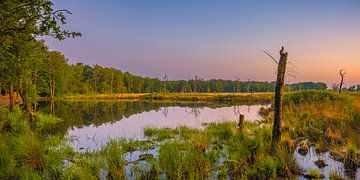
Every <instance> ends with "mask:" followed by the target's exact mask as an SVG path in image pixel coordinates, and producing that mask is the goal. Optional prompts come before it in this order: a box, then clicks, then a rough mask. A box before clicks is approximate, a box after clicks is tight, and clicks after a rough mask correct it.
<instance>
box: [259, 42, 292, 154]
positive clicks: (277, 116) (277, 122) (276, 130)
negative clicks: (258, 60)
mask: <svg viewBox="0 0 360 180" xmlns="http://www.w3.org/2000/svg"><path fill="white" fill-rule="evenodd" d="M264 52H265V51H264ZM265 54H267V55H268V56H269V57H270V58H271V59H273V60H274V61H275V62H276V63H277V65H278V68H277V78H276V87H275V110H274V111H275V112H274V124H273V130H272V149H273V150H274V149H275V146H276V145H277V144H278V143H279V141H280V139H281V130H280V129H281V119H282V118H281V112H282V91H283V88H284V82H285V71H286V63H287V56H288V53H287V52H284V47H281V50H280V60H279V62H278V61H277V60H276V59H275V58H273V57H272V56H271V55H270V54H269V53H267V52H265Z"/></svg>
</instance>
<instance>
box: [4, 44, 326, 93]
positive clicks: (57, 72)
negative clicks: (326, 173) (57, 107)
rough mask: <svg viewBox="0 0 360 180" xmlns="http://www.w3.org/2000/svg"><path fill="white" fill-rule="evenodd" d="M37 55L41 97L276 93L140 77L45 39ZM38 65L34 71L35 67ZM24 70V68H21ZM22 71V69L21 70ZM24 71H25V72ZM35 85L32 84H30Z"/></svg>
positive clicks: (36, 85)
mask: <svg viewBox="0 0 360 180" xmlns="http://www.w3.org/2000/svg"><path fill="white" fill-rule="evenodd" d="M36 43H37V44H38V46H37V47H38V48H39V49H37V48H34V49H33V50H37V51H38V52H36V55H37V58H34V59H33V60H32V61H31V64H29V66H32V67H31V68H30V67H26V68H25V69H24V71H28V72H27V74H25V75H26V76H27V80H28V81H31V82H30V83H29V84H28V86H29V90H28V91H29V92H31V93H33V94H34V95H37V96H42V97H51V96H55V95H57V96H59V95H69V94H96V93H107V94H109V93H110V94H111V93H161V92H184V93H190V92H201V93H206V92H209V93H215V92H273V91H274V88H275V82H261V81H238V80H223V79H210V80H204V79H195V78H194V79H190V80H163V79H159V78H149V77H141V76H136V75H133V74H131V73H128V72H123V71H121V70H118V69H115V68H108V67H102V66H99V65H94V66H90V65H85V64H83V63H76V64H69V63H68V60H67V59H66V58H65V56H64V55H62V54H61V53H60V52H56V51H49V50H48V49H47V48H46V47H45V46H44V44H43V42H39V41H38V42H36ZM32 68H34V69H33V70H31V69H32ZM19 70H23V68H21V69H19ZM4 72H5V71H3V73H1V74H0V78H1V90H2V94H6V93H7V94H8V93H9V92H10V89H11V86H14V89H15V91H16V92H20V91H21V90H20V88H21V84H19V81H20V80H19V81H14V82H13V85H11V84H12V81H6V78H3V77H5V74H4ZM20 73H21V72H20ZM21 74H22V73H21ZM30 85H31V86H30ZM287 88H288V89H289V90H294V91H298V90H325V89H327V85H326V84H325V83H321V82H319V83H315V82H300V83H294V84H289V85H287Z"/></svg>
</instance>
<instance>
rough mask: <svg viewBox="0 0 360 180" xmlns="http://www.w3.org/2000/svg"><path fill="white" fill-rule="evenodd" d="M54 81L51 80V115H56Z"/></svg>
mask: <svg viewBox="0 0 360 180" xmlns="http://www.w3.org/2000/svg"><path fill="white" fill-rule="evenodd" d="M54 105H55V103H54V79H53V78H51V79H50V113H51V114H54V112H55V107H54Z"/></svg>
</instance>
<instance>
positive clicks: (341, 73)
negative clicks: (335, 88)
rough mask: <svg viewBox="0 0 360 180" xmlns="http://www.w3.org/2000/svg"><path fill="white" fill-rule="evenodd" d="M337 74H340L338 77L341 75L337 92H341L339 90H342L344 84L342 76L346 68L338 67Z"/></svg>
mask: <svg viewBox="0 0 360 180" xmlns="http://www.w3.org/2000/svg"><path fill="white" fill-rule="evenodd" d="M339 74H340V77H341V80H340V85H339V94H341V90H342V88H343V85H344V76H345V74H346V69H340V71H339Z"/></svg>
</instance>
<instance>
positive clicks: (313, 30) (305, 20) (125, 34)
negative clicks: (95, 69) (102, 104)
mask: <svg viewBox="0 0 360 180" xmlns="http://www.w3.org/2000/svg"><path fill="white" fill-rule="evenodd" d="M53 2H54V7H55V9H68V10H70V11H71V12H72V14H71V15H68V16H67V17H68V18H67V24H66V25H65V26H64V28H66V29H69V30H72V31H78V32H81V33H82V37H80V38H76V39H66V40H64V41H58V40H55V39H51V38H48V37H47V38H45V40H46V44H47V45H48V46H49V48H50V49H51V50H57V51H61V52H62V53H63V54H64V55H65V56H66V57H67V58H68V59H69V62H70V63H77V62H82V63H85V64H90V65H95V64H98V65H101V66H106V67H115V68H118V69H120V70H122V71H124V72H130V73H133V74H136V75H141V76H147V77H163V76H164V74H167V76H168V77H169V79H191V78H194V77H195V75H199V76H200V77H201V78H203V79H212V78H214V79H218V78H221V79H234V77H235V76H237V77H239V78H240V80H247V79H251V80H258V81H273V80H275V76H276V74H275V73H276V64H275V63H274V62H273V61H272V60H271V59H270V58H269V57H267V56H266V55H265V53H263V50H265V51H268V52H270V53H271V54H272V55H273V56H274V57H275V58H279V50H280V48H281V46H284V47H285V51H287V52H288V53H289V55H288V61H289V62H291V64H292V65H293V66H294V67H293V68H292V69H294V70H295V71H296V76H295V77H289V78H288V83H291V82H300V81H316V82H318V81H320V82H326V83H327V84H329V85H330V84H332V83H339V81H340V75H339V70H340V69H346V71H347V74H346V76H345V85H347V86H349V85H353V84H360V1H359V0H353V1H351V0H344V1H342V0H316V1H314V0H301V1H300V0H299V1H288V0H257V1H253V0H107V1H105V0H104V1H100V0H54V1H53Z"/></svg>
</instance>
